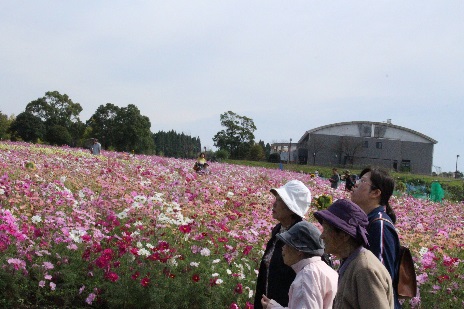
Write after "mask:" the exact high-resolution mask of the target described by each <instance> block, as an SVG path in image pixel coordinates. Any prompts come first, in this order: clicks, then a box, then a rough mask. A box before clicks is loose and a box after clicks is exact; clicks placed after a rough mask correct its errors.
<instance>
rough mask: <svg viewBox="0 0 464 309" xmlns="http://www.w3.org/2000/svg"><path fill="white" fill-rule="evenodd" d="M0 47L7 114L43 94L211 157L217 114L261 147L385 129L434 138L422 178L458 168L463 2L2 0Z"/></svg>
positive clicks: (462, 147) (461, 163)
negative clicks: (355, 128) (379, 125)
mask: <svg viewBox="0 0 464 309" xmlns="http://www.w3.org/2000/svg"><path fill="white" fill-rule="evenodd" d="M0 40H1V48H0V111H1V112H2V113H4V114H7V115H11V114H14V115H17V114H19V113H21V112H23V111H24V110H25V108H26V105H27V104H28V103H29V102H31V101H34V100H36V99H38V98H41V97H43V96H44V95H45V93H46V92H47V91H55V90H56V91H58V92H60V93H61V94H67V95H68V96H69V97H70V98H71V100H72V101H73V102H75V103H79V104H80V105H81V106H82V108H83V111H82V112H81V114H80V119H81V120H82V121H83V122H85V121H87V120H88V119H89V118H90V117H91V115H92V114H93V113H94V112H95V111H96V110H97V108H98V107H99V106H100V105H105V104H106V103H112V104H115V105H117V106H119V107H126V106H127V105H129V104H134V105H135V106H137V107H138V108H139V109H140V112H141V114H142V115H144V116H147V117H149V119H150V121H151V125H152V126H151V131H152V132H153V133H155V132H158V131H161V130H162V131H170V130H175V131H176V132H178V133H181V132H183V133H185V134H188V135H191V136H192V137H199V138H200V140H201V143H202V146H205V147H207V149H213V150H214V149H215V148H214V143H213V141H212V138H213V136H214V135H215V134H216V133H217V132H219V131H220V130H222V129H223V127H221V124H220V115H221V114H223V113H225V112H227V111H232V112H234V113H236V114H238V115H240V116H246V117H248V118H251V119H253V121H254V123H255V125H256V128H257V130H256V131H255V132H254V134H255V139H256V141H259V140H262V141H264V142H265V143H273V142H286V141H289V140H290V138H291V139H292V140H293V142H295V141H298V140H299V139H300V138H301V137H302V136H303V134H304V133H305V132H306V131H307V130H311V129H314V128H317V127H319V126H323V125H328V124H332V123H338V122H346V121H375V122H383V121H387V119H391V122H392V123H393V124H395V125H398V126H402V127H406V128H409V129H412V130H415V131H418V132H420V133H422V134H425V135H427V136H429V137H431V138H433V139H434V140H436V141H438V143H437V144H435V146H434V162H433V165H434V167H433V168H432V170H433V171H437V168H440V169H441V171H443V172H445V171H454V170H455V169H456V163H457V164H458V170H460V171H462V170H464V138H463V133H464V128H463V125H462V123H463V120H464V117H463V116H464V112H463V111H464V108H463V107H462V106H463V103H464V102H463V101H464V2H463V1H462V0H447V1H436V0H435V1H428V0H424V1H422V0H421V1H419V0H417V1H416V0H411V1H395V0H392V1H382V0H378V1H357V0H350V1H341V0H339V1H337V0H334V1H312V0H301V1H298V0H296V1H275V0H266V1H242V0H234V1H229V0H223V1H212V0H210V1H201V0H198V1H192V0H184V1H177V0H169V1H155V0H153V1H141V0H131V1H129V0H126V1H119V0H112V1H76V0H69V1H41V0H37V1H21V0H11V1H10V0H1V1H0ZM457 155H460V158H457Z"/></svg>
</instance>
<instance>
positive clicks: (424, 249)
mask: <svg viewBox="0 0 464 309" xmlns="http://www.w3.org/2000/svg"><path fill="white" fill-rule="evenodd" d="M427 251H429V250H428V249H427V248H425V247H421V248H420V250H419V254H420V256H421V257H422V256H423V255H424V254H426V253H427Z"/></svg>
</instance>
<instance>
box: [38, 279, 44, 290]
mask: <svg viewBox="0 0 464 309" xmlns="http://www.w3.org/2000/svg"><path fill="white" fill-rule="evenodd" d="M39 286H40V287H41V288H43V287H44V286H45V281H44V280H41V281H40V282H39Z"/></svg>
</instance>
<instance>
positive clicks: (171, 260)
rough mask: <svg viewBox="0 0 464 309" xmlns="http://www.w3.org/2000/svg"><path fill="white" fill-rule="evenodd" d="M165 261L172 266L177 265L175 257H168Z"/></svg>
mask: <svg viewBox="0 0 464 309" xmlns="http://www.w3.org/2000/svg"><path fill="white" fill-rule="evenodd" d="M167 263H168V264H169V265H172V266H177V265H178V264H177V261H176V258H175V257H173V258H170V259H169V260H168V261H167Z"/></svg>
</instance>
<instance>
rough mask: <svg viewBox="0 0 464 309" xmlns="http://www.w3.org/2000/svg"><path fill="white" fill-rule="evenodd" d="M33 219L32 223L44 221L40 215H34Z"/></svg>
mask: <svg viewBox="0 0 464 309" xmlns="http://www.w3.org/2000/svg"><path fill="white" fill-rule="evenodd" d="M31 220H32V223H39V222H42V218H41V217H40V216H37V215H36V216H32V218H31Z"/></svg>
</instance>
